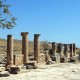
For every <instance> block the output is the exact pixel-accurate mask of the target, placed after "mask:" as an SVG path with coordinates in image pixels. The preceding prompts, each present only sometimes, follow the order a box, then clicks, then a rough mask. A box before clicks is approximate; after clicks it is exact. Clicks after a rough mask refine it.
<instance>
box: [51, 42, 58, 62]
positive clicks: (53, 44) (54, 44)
mask: <svg viewBox="0 0 80 80" xmlns="http://www.w3.org/2000/svg"><path fill="white" fill-rule="evenodd" d="M56 49H57V44H56V43H55V42H52V60H53V61H56V59H57V57H56Z"/></svg>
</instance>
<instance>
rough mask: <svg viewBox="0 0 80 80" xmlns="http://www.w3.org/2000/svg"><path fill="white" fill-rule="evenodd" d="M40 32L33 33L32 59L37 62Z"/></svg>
mask: <svg viewBox="0 0 80 80" xmlns="http://www.w3.org/2000/svg"><path fill="white" fill-rule="evenodd" d="M39 36H40V34H34V60H35V61H37V62H39V55H40V50H39V49H40V48H39Z"/></svg>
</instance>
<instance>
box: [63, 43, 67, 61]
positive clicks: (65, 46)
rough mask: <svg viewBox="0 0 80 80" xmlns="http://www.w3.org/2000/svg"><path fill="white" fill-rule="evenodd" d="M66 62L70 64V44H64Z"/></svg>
mask: <svg viewBox="0 0 80 80" xmlns="http://www.w3.org/2000/svg"><path fill="white" fill-rule="evenodd" d="M64 56H65V62H68V44H64Z"/></svg>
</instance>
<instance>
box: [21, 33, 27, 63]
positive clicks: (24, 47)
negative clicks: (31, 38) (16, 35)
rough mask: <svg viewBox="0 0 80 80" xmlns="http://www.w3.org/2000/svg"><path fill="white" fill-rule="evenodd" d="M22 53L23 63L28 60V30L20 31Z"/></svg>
mask: <svg viewBox="0 0 80 80" xmlns="http://www.w3.org/2000/svg"><path fill="white" fill-rule="evenodd" d="M21 36H22V54H23V63H24V64H26V63H27V62H28V32H22V33H21Z"/></svg>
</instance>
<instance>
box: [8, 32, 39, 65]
mask: <svg viewBox="0 0 80 80" xmlns="http://www.w3.org/2000/svg"><path fill="white" fill-rule="evenodd" d="M21 36H22V54H23V64H26V63H27V62H28V61H29V60H28V32H22V33H21ZM39 36H40V34H34V60H36V61H37V62H39ZM7 65H13V36H12V35H8V36H7Z"/></svg>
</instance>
